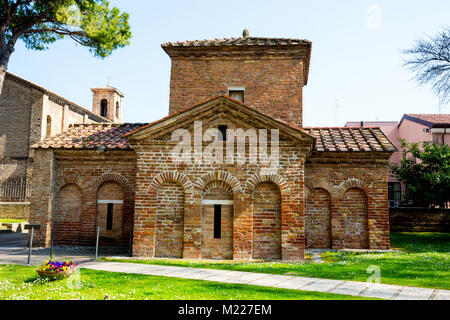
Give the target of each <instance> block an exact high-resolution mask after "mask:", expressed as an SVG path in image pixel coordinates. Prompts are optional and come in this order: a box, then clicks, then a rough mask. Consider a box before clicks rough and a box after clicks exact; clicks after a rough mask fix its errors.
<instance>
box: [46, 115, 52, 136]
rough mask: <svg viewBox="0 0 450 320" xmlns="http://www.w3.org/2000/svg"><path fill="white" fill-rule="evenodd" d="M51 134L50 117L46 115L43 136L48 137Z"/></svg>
mask: <svg viewBox="0 0 450 320" xmlns="http://www.w3.org/2000/svg"><path fill="white" fill-rule="evenodd" d="M51 135H52V117H50V116H47V124H46V128H45V136H46V137H50V136H51Z"/></svg>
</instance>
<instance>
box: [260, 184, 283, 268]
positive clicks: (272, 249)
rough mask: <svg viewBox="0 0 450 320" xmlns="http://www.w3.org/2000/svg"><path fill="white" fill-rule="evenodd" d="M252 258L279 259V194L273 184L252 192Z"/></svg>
mask: <svg viewBox="0 0 450 320" xmlns="http://www.w3.org/2000/svg"><path fill="white" fill-rule="evenodd" d="M253 258H254V259H280V258H281V193H280V189H279V187H278V186H277V185H275V184H273V183H261V184H259V185H257V186H256V189H255V191H254V192H253Z"/></svg>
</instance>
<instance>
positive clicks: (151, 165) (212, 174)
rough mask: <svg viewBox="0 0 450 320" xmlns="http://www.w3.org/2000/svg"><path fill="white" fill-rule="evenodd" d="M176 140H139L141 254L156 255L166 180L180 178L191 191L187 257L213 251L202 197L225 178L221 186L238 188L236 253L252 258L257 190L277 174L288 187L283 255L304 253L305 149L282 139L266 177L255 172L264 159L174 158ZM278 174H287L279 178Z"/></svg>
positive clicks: (137, 233) (137, 248) (136, 246)
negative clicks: (205, 239) (206, 239)
mask: <svg viewBox="0 0 450 320" xmlns="http://www.w3.org/2000/svg"><path fill="white" fill-rule="evenodd" d="M174 145H175V143H172V142H168V141H160V142H155V141H153V142H152V144H142V145H140V144H136V145H134V146H133V148H134V149H135V151H136V153H137V177H136V179H137V180H136V208H135V229H134V240H133V253H134V254H135V255H137V256H154V251H155V241H154V239H155V234H156V232H157V229H158V228H157V225H156V217H157V214H158V210H159V208H160V204H159V202H158V199H157V194H158V190H160V188H161V186H162V185H163V184H164V183H165V182H167V181H173V180H175V181H177V182H178V183H179V184H180V185H182V186H183V190H184V195H185V207H184V232H183V236H184V245H183V246H184V248H183V257H184V258H190V259H193V258H201V257H205V256H208V254H206V255H205V251H204V250H203V252H202V235H203V234H204V232H205V228H206V227H202V207H203V206H202V199H203V196H204V195H206V194H207V191H208V190H209V189H208V188H209V186H210V183H211V182H212V181H221V182H222V184H221V187H223V188H225V189H226V190H227V192H230V191H231V192H232V199H233V215H232V216H233V221H232V230H233V233H232V235H233V237H232V250H233V255H232V257H233V258H234V259H251V258H252V248H253V240H254V238H253V231H252V230H253V210H252V194H253V191H254V190H255V188H256V186H257V185H258V184H259V183H260V182H269V181H272V180H275V181H276V182H277V185H278V187H279V189H281V187H282V188H283V190H284V191H282V192H281V193H282V195H281V198H282V200H281V202H282V204H281V214H280V216H281V218H280V219H281V223H282V224H283V223H284V225H282V226H281V236H280V238H281V240H280V241H281V245H280V246H281V257H282V258H283V259H286V260H296V259H302V258H303V255H304V244H305V242H304V241H305V237H304V222H303V219H304V200H303V199H304V195H303V192H304V191H303V190H304V184H303V174H304V172H303V163H304V152H305V151H304V150H303V149H301V148H299V147H298V146H295V145H291V144H289V143H281V151H280V167H279V169H278V173H277V174H274V175H272V176H270V177H269V178H268V181H261V180H260V178H255V177H259V174H258V173H259V172H260V169H261V168H260V167H259V165H253V164H248V162H247V163H246V164H244V165H227V164H196V165H194V164H192V165H187V164H184V163H183V164H180V163H175V162H172V159H171V150H172V148H173V146H174ZM219 173H220V174H219ZM277 177H282V179H281V180H277V179H278V178H277ZM270 179H272V180H270ZM263 180H264V179H263ZM278 192H280V191H278ZM278 197H280V196H279V194H278ZM230 216H231V212H230ZM283 221H284V222H283ZM211 225H212V223H209V226H211ZM230 226H231V223H230ZM206 232H208V231H206ZM211 232H212V230H211ZM223 245H224V246H225V244H223ZM216 248H217V246H216ZM223 252H226V251H225V250H224V251H223ZM215 253H217V254H219V251H218V250H216V251H215ZM220 254H221V255H222V256H224V257H225V256H227V255H225V254H222V253H220ZM278 256H279V254H278Z"/></svg>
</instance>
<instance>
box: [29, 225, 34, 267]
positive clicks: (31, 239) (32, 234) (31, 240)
mask: <svg viewBox="0 0 450 320" xmlns="http://www.w3.org/2000/svg"><path fill="white" fill-rule="evenodd" d="M33 236H34V228H33V227H31V237H30V248H29V250H28V265H30V262H31V248H33Z"/></svg>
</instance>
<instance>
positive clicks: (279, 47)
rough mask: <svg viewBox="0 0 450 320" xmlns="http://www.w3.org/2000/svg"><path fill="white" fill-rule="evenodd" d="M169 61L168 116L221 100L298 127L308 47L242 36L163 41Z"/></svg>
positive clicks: (300, 42)
mask: <svg viewBox="0 0 450 320" xmlns="http://www.w3.org/2000/svg"><path fill="white" fill-rule="evenodd" d="M162 48H163V49H164V51H165V52H166V53H167V54H168V55H169V56H170V58H171V60H172V71H171V80H170V108H169V114H173V113H176V112H179V111H181V110H183V109H185V108H188V107H192V106H194V105H195V104H198V103H200V102H203V101H205V100H207V99H210V98H212V97H214V96H219V95H227V96H230V97H232V98H234V99H236V100H240V101H241V102H243V103H245V104H246V105H248V106H250V107H254V108H256V109H257V110H259V111H260V112H262V113H265V114H267V115H269V116H271V117H273V118H275V119H279V120H282V121H285V122H287V123H289V124H292V125H295V126H298V127H302V120H303V119H302V109H303V102H302V100H303V99H302V96H303V86H305V85H306V84H307V83H308V73H309V63H310V58H311V42H310V41H308V40H301V39H281V38H255V37H250V36H249V34H248V31H247V30H244V33H243V35H242V37H240V38H230V39H215V40H194V41H185V42H169V43H164V44H163V45H162Z"/></svg>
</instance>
